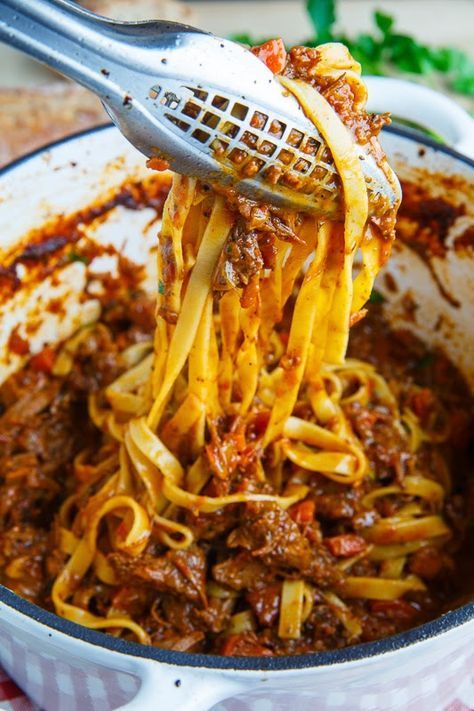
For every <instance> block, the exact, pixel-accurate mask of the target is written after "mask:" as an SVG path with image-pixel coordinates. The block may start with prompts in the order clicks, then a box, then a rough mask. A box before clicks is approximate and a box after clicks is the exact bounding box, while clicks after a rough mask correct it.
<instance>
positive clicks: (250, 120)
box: [0, 0, 398, 216]
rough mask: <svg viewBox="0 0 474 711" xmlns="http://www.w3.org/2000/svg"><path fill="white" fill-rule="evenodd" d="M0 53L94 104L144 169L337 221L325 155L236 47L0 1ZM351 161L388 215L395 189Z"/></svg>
mask: <svg viewBox="0 0 474 711" xmlns="http://www.w3.org/2000/svg"><path fill="white" fill-rule="evenodd" d="M0 41H2V42H5V43H7V44H9V45H11V46H13V47H17V48H18V49H21V50H23V51H24V52H26V53H27V54H29V55H31V56H32V57H33V58H35V59H38V60H40V61H41V62H43V63H45V64H47V65H49V66H50V67H52V68H53V69H55V70H57V71H58V72H60V73H62V74H64V75H66V76H67V77H70V78H71V79H74V80H75V81H77V82H79V83H80V84H82V85H83V86H85V87H86V88H87V89H90V90H91V91H93V92H94V93H95V94H97V96H98V97H99V98H100V99H101V100H102V102H103V104H104V106H105V108H106V110H107V112H108V114H109V115H110V117H111V119H112V120H113V122H114V123H115V124H116V125H117V126H118V128H119V129H120V131H121V132H122V134H123V135H124V136H125V137H126V138H127V139H128V140H129V141H130V142H131V143H132V144H133V145H134V146H135V147H136V148H138V150H139V151H141V152H142V153H144V154H145V155H146V156H147V157H154V156H157V157H162V158H165V159H166V160H167V161H168V162H169V164H170V167H171V168H172V169H173V170H175V171H177V172H179V173H182V174H186V175H193V176H196V177H198V178H200V179H201V180H203V181H206V182H217V183H221V184H224V185H233V186H234V187H236V188H237V190H238V191H239V192H241V193H243V194H244V195H246V196H248V197H251V198H254V199H258V200H264V201H268V202H270V203H273V204H275V205H281V206H284V207H292V208H296V209H301V210H309V211H312V212H316V213H320V214H321V215H322V216H334V215H337V214H342V211H343V197H342V194H341V193H342V191H341V183H340V180H339V178H338V175H337V171H336V168H335V166H334V163H333V160H332V157H331V154H330V152H329V150H328V147H327V145H325V142H324V140H323V139H322V137H321V136H320V135H319V134H318V132H317V131H316V129H315V127H314V126H313V124H312V123H311V122H310V121H309V120H308V119H307V118H306V116H305V115H304V113H303V112H302V110H301V109H300V107H299V105H298V103H297V102H296V100H295V99H294V98H293V97H292V96H288V95H287V94H286V92H285V91H284V89H283V88H282V86H281V85H280V83H279V82H278V81H277V80H276V79H275V78H274V77H273V74H272V73H271V71H270V70H269V69H268V68H267V67H266V66H265V65H264V64H263V63H262V62H261V61H260V60H259V59H257V58H256V57H255V56H254V55H253V54H252V53H251V52H249V51H248V50H247V49H245V48H244V47H242V46H240V45H238V44H236V43H234V42H231V41H229V40H225V39H219V38H218V37H215V36H213V35H210V34H207V33H205V32H202V31H200V30H197V29H194V28H192V27H188V26H187V25H181V24H177V23H172V22H161V21H159V20H158V21H153V22H134V23H126V22H117V21H114V20H110V19H106V18H104V17H99V16H98V15H95V14H93V13H91V12H89V11H88V10H85V9H83V8H81V7H79V6H78V5H76V4H75V3H73V2H70V1H69V0H0ZM51 121H54V116H52V117H51ZM360 158H361V160H362V166H363V171H364V175H365V177H366V181H367V185H368V188H369V200H370V203H371V207H372V208H374V207H376V206H378V207H379V208H380V206H382V208H385V209H389V208H390V206H392V205H394V204H395V203H396V202H397V200H398V185H397V182H396V180H394V179H393V176H391V173H390V171H388V169H387V167H386V166H385V171H384V170H383V169H382V168H381V167H379V166H378V165H377V164H376V162H375V161H374V160H373V158H372V157H371V156H370V155H368V154H366V153H365V152H364V150H363V148H362V147H361V148H360ZM387 174H388V175H389V176H390V177H391V179H390V180H389V179H388V178H387ZM385 209H383V210H382V211H385ZM377 212H378V213H379V214H380V212H381V210H380V209H378V210H377Z"/></svg>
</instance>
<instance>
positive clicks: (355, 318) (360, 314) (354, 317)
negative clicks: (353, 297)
mask: <svg viewBox="0 0 474 711" xmlns="http://www.w3.org/2000/svg"><path fill="white" fill-rule="evenodd" d="M367 313H368V309H360V311H356V312H355V313H353V314H351V317H350V319H349V328H352V326H355V325H356V323H359V321H362V319H363V318H365V317H366V316H367Z"/></svg>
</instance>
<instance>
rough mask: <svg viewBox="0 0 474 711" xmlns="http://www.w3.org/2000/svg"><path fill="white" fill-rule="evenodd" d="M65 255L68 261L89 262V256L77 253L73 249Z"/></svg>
mask: <svg viewBox="0 0 474 711" xmlns="http://www.w3.org/2000/svg"><path fill="white" fill-rule="evenodd" d="M67 256H68V259H69V261H70V262H82V263H83V264H89V262H90V259H89V257H86V255H85V254H79V253H78V252H75V251H74V250H73V249H72V250H71V251H70V252H69V254H68V255H67Z"/></svg>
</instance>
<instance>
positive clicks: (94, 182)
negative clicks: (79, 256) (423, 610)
mask: <svg viewBox="0 0 474 711" xmlns="http://www.w3.org/2000/svg"><path fill="white" fill-rule="evenodd" d="M384 144H385V148H386V150H387V152H388V154H389V159H390V160H391V162H392V163H393V165H394V166H395V168H396V169H397V170H398V171H399V173H400V175H401V177H402V178H407V177H409V178H411V179H412V180H415V181H422V182H423V184H424V185H425V186H427V185H428V183H429V176H430V175H431V173H437V174H440V176H438V177H436V178H433V181H432V183H433V191H434V193H436V191H438V193H442V194H444V193H445V192H446V185H441V183H442V181H443V180H447V179H448V178H449V176H451V178H452V179H451V183H450V184H451V186H452V187H451V188H450V199H451V198H452V199H453V200H458V201H459V200H462V201H464V202H465V203H466V206H468V209H467V214H466V215H464V216H463V218H462V219H463V220H464V223H463V224H464V227H465V226H466V224H467V222H468V221H469V220H470V221H471V224H473V223H474V218H473V215H472V212H471V213H470V215H469V210H472V207H469V205H471V206H472V205H474V196H473V194H472V193H473V186H474V162H473V161H470V160H469V159H467V158H465V157H463V156H461V155H458V154H457V153H454V152H453V151H451V150H449V149H444V148H440V147H439V146H435V145H434V144H432V143H430V142H429V141H426V142H423V143H420V142H416V141H414V140H413V138H411V137H409V136H407V135H405V134H404V133H403V132H401V131H398V130H396V131H393V130H392V131H388V132H387V133H386V135H385V137H384ZM143 162H144V161H143V158H142V156H141V155H139V154H138V153H137V152H136V151H135V150H134V149H133V148H131V147H130V146H129V145H128V144H127V143H126V142H125V141H124V139H123V138H122V137H121V136H120V134H119V133H118V132H117V130H116V129H115V128H111V127H105V128H101V129H97V130H93V131H89V132H86V133H85V134H81V135H79V136H76V137H73V138H70V139H67V140H65V141H63V142H60V143H58V144H55V145H53V146H51V147H49V148H48V149H47V150H43V151H40V152H37V153H35V154H33V155H32V156H30V157H27V158H25V159H22V160H20V161H18V162H17V163H15V164H13V165H12V166H10V167H8V168H6V169H4V170H3V172H2V173H1V174H0V260H2V259H3V260H4V259H6V254H8V253H11V252H13V251H15V250H17V251H18V250H21V249H23V248H24V247H25V243H24V242H25V240H24V235H25V234H26V233H27V232H28V231H29V230H30V229H31V228H34V227H37V226H39V225H41V224H43V223H44V222H45V221H46V220H47V218H48V217H49V216H51V215H57V214H59V213H65V214H68V213H72V212H74V211H76V210H78V209H79V208H81V207H85V206H87V205H88V204H90V203H91V202H93V201H94V200H95V199H96V198H97V196H98V195H104V194H106V193H108V192H110V191H111V190H113V189H116V188H118V187H119V186H120V185H121V184H122V183H123V181H124V180H125V179H126V178H127V177H129V176H134V177H135V178H138V177H140V176H141V175H143V174H144V168H143ZM427 176H428V177H427ZM438 178H439V179H438ZM439 181H441V183H440V182H439ZM146 213H147V211H146V210H145V211H143V212H139V211H129V210H126V209H125V208H123V207H121V208H116V209H115V210H113V211H112V212H111V214H110V215H109V216H108V217H107V219H106V220H105V221H102V222H101V224H100V226H97V229H96V232H95V237H96V238H97V239H98V240H99V241H100V240H102V241H106V242H109V243H114V244H116V245H117V246H118V247H119V248H120V249H122V250H124V251H125V252H126V253H127V254H128V255H129V256H131V257H133V258H135V259H136V260H137V261H139V260H142V261H145V260H146V256H147V249H148V248H149V246H150V244H152V243H153V240H154V239H155V237H154V235H155V234H156V228H157V226H156V224H155V225H153V226H152V227H151V228H150V227H149V225H148V222H149V215H147V214H146ZM455 227H456V226H455ZM453 229H454V228H453ZM457 229H458V230H459V229H460V226H459V225H458V226H457ZM150 230H151V231H150ZM448 241H449V238H448ZM1 263H2V261H0V264H1ZM101 268H102V269H104V265H102V267H101ZM107 268H113V265H112V266H111V265H109V266H108V267H107ZM389 268H390V270H391V273H392V276H393V279H395V280H396V281H397V284H398V286H397V291H396V292H394V291H393V288H392V289H391V290H389V291H387V297H388V298H389V300H390V301H391V303H392V308H391V309H390V317H391V318H393V319H394V320H395V321H397V319H402V318H403V313H402V309H401V306H400V304H401V303H402V302H403V295H404V293H406V291H407V290H410V293H411V297H412V298H414V299H417V300H418V301H419V303H420V306H419V309H418V310H417V312H416V317H415V319H414V321H413V322H412V323H411V324H410V327H411V328H413V329H414V330H415V331H416V332H418V333H420V334H421V335H422V337H423V338H425V339H427V340H428V341H430V342H432V343H434V344H437V343H442V344H444V346H445V347H446V349H447V350H448V352H449V353H450V354H451V356H452V357H453V358H454V360H455V361H456V362H457V363H458V365H459V367H460V368H461V369H462V370H463V372H464V374H465V375H466V378H467V379H468V382H469V383H470V385H471V386H473V385H474V364H473V363H471V360H472V358H471V354H472V345H473V343H474V321H473V319H472V316H471V315H472V308H473V306H474V256H473V255H472V254H471V255H470V256H469V255H467V256H466V255H465V254H458V253H457V252H456V254H454V250H453V253H452V254H451V252H450V249H449V244H448V256H447V259H446V260H445V262H443V264H435V265H431V270H430V269H428V268H427V266H426V264H424V263H423V262H422V261H421V260H420V259H419V257H418V256H417V255H416V254H415V253H413V252H411V251H410V250H408V249H407V248H403V247H402V248H400V249H397V250H396V251H395V254H394V259H393V261H392V263H391V265H390V267H389ZM433 268H434V269H437V270H441V271H440V275H441V277H442V278H443V280H444V283H446V284H447V287H450V285H452V287H453V288H456V289H457V291H456V293H457V295H458V296H460V300H461V301H462V305H461V306H459V307H456V308H455V307H454V306H453V305H452V304H451V303H448V302H446V300H445V299H444V298H443V297H442V295H441V294H440V292H439V289H438V287H437V286H436V283H434V282H433V279H432V269H433ZM85 271H86V267H85V265H84V264H82V263H81V262H74V263H72V264H69V265H67V266H64V265H63V266H62V267H61V273H58V274H53V275H49V276H47V277H45V279H44V280H43V281H42V283H41V284H39V285H36V286H34V287H32V286H31V284H29V281H28V273H27V266H26V267H25V266H24V265H21V269H20V268H18V270H17V275H16V276H17V278H18V279H19V280H20V284H21V285H20V287H19V288H18V289H17V291H16V293H15V294H14V295H13V296H12V297H11V298H10V299H9V300H8V301H5V302H4V303H1V304H0V377H6V376H7V375H8V374H9V373H10V372H13V371H14V370H15V369H17V368H18V367H20V366H21V358H20V356H15V355H14V354H11V353H8V348H7V343H8V339H9V335H10V333H11V331H12V329H13V328H16V327H17V328H19V329H20V330H21V329H25V328H26V324H28V322H29V321H30V320H31V319H33V318H34V319H36V325H35V329H33V332H32V333H31V334H30V345H31V350H32V352H35V351H37V350H39V349H40V348H41V347H42V346H43V344H44V343H45V342H54V341H57V340H59V339H62V338H64V337H65V336H66V335H68V333H70V332H71V330H73V329H74V328H75V327H77V325H78V324H80V323H81V322H84V320H90V318H91V317H93V316H94V314H96V312H97V303H96V302H95V300H94V294H93V290H91V291H90V292H87V291H85V284H86V276H85ZM0 276H1V273H0ZM150 279H151V281H150V283H151V285H152V287H151V288H153V275H152V274H151V275H150ZM391 283H392V287H393V281H392V282H391ZM155 288H156V285H155ZM379 288H380V289H382V290H384V289H385V282H384V279H383V277H382V280H381V282H380V287H379ZM52 296H54V297H55V298H58V297H59V298H61V300H62V302H63V305H64V311H63V313H62V315H61V316H60V317H59V316H58V315H54V314H50V313H47V312H46V310H45V309H44V308H43V306H44V304H46V303H47V301H48V299H51V297H52ZM440 316H443V319H444V320H445V321H446V323H449V324H450V325H449V329H447V330H446V331H444V330H443V327H441V328H438V329H437V330H436V329H435V328H434V327H433V324H434V323H435V322H436V323H437V322H439V318H440ZM446 328H447V327H446ZM448 331H449V332H448ZM0 664H2V665H3V666H4V667H5V669H6V671H7V672H8V673H9V674H10V675H11V677H12V678H13V679H14V680H15V681H16V682H17V684H18V685H19V686H20V687H21V688H22V689H24V691H25V692H26V693H27V694H28V695H29V696H30V697H31V698H32V699H33V700H34V701H35V702H36V703H37V704H38V706H39V708H41V709H44V710H45V711H90V710H96V711H108V709H114V708H122V709H127V711H151V710H152V709H158V710H159V711H207V710H208V709H211V708H213V707H214V705H216V704H217V706H216V709H217V708H218V709H220V711H224V710H225V711H284V710H285V709H298V711H329V710H334V709H340V710H341V711H342V710H344V711H347V710H348V709H350V710H351V711H355V710H356V709H363V710H364V711H370V710H371V709H372V710H374V711H378V710H383V711H391V710H392V711H395V710H396V711H399V710H400V709H403V710H407V711H409V710H415V709H416V711H423V710H424V711H437V710H438V709H439V710H441V709H444V708H445V707H446V706H447V705H448V704H449V703H452V702H453V700H454V699H455V698H456V697H458V696H459V694H461V692H462V693H463V694H464V697H463V698H464V700H465V702H466V703H469V704H470V705H471V707H474V695H471V696H470V698H468V699H467V700H466V694H467V695H468V696H469V693H471V692H472V690H471V692H470V691H469V688H467V687H466V684H467V685H468V684H469V682H470V681H471V677H472V670H473V669H474V603H469V604H466V605H465V606H464V607H462V608H460V609H457V610H453V611H451V612H448V613H447V614H445V615H444V616H442V617H441V618H439V619H437V620H435V621H433V622H430V623H428V624H425V625H423V626H421V627H418V628H416V629H413V630H411V631H409V632H407V633H405V634H400V635H397V636H394V637H391V638H388V639H385V640H381V641H378V642H374V643H369V644H363V645H359V646H355V647H351V648H348V649H343V650H338V651H333V652H324V653H315V654H306V655H302V656H297V657H281V658H269V657H266V658H223V657H216V656H203V655H188V654H185V653H179V652H173V651H167V650H161V649H158V648H152V647H146V646H140V645H138V644H134V643H131V642H126V641H123V640H120V639H117V638H114V637H112V636H108V635H106V634H103V633H101V632H95V631H91V630H88V629H85V628H83V627H80V626H78V625H76V624H74V623H71V622H68V621H65V620H63V619H60V618H59V617H57V616H55V615H53V614H51V613H49V612H46V611H44V610H42V609H39V608H38V607H36V606H35V605H33V604H31V603H29V602H27V601H25V600H22V599H20V598H19V597H18V596H17V595H15V594H13V593H12V592H10V591H9V590H7V589H5V588H1V587H0Z"/></svg>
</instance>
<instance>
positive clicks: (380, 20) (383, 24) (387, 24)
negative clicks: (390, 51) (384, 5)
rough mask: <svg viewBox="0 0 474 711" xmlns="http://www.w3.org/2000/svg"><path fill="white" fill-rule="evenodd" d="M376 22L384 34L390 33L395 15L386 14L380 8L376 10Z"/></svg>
mask: <svg viewBox="0 0 474 711" xmlns="http://www.w3.org/2000/svg"><path fill="white" fill-rule="evenodd" d="M374 22H375V24H376V25H377V27H378V28H379V30H380V31H381V32H382V34H383V35H388V34H389V33H390V31H391V29H392V27H393V24H394V20H393V17H391V16H390V15H386V14H385V12H380V10H376V11H375V12H374Z"/></svg>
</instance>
